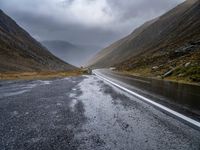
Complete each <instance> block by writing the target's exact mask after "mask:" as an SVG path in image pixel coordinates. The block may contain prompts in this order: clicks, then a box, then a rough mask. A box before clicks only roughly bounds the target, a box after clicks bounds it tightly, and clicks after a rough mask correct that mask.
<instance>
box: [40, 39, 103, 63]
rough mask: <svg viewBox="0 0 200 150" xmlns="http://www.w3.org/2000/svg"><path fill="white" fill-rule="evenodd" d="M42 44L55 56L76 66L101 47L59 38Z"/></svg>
mask: <svg viewBox="0 0 200 150" xmlns="http://www.w3.org/2000/svg"><path fill="white" fill-rule="evenodd" d="M42 44H43V45H44V46H45V47H47V48H48V49H49V51H50V52H52V53H53V54H54V55H55V56H57V57H59V58H60V59H62V60H63V61H66V62H69V63H70V64H73V65H75V66H81V65H84V63H85V61H86V60H88V59H89V58H90V57H91V56H92V55H94V54H95V52H96V51H97V50H98V49H99V48H98V47H97V46H90V45H77V44H72V43H70V42H67V41H59V40H53V41H42Z"/></svg>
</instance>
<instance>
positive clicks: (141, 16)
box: [0, 0, 183, 47]
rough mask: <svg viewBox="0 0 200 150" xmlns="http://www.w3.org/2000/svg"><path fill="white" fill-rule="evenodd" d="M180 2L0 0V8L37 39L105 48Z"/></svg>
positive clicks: (147, 0)
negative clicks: (64, 41)
mask: <svg viewBox="0 0 200 150" xmlns="http://www.w3.org/2000/svg"><path fill="white" fill-rule="evenodd" d="M180 2H183V0H165V1H164V0H140V1H138V0H42V1H41V0H34V1H32V0H1V1H0V8H1V9H3V10H4V11H5V12H6V13H7V14H8V15H10V16H11V17H12V18H14V19H15V20H16V21H17V22H18V23H19V24H20V25H21V26H22V27H24V28H25V29H26V30H28V31H29V32H30V33H31V34H32V35H33V36H34V37H35V38H37V39H38V40H66V41H71V42H73V43H78V44H83V43H84V44H86V45H101V46H102V47H104V46H105V45H107V44H108V43H110V42H113V41H115V40H117V39H119V38H121V37H122V36H124V35H126V34H128V33H129V32H131V31H132V30H133V29H134V28H136V27H138V26H139V25H141V24H142V23H144V22H145V21H147V20H150V19H152V18H154V17H157V16H159V15H161V14H162V13H164V12H166V11H167V10H169V9H171V8H172V7H174V6H176V5H177V4H178V3H180Z"/></svg>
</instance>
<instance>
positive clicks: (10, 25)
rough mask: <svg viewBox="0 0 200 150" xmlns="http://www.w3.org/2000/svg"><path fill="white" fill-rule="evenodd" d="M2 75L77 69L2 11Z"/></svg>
mask: <svg viewBox="0 0 200 150" xmlns="http://www.w3.org/2000/svg"><path fill="white" fill-rule="evenodd" d="M0 60H1V61H0V73H5V72H37V71H69V70H74V69H76V68H75V67H74V66H72V65H70V64H67V63H65V62H64V61H62V60H60V59H58V58H57V57H55V56H54V55H53V54H51V53H50V52H49V51H48V50H47V49H46V48H45V47H43V46H42V45H41V44H40V43H39V42H37V41H36V40H35V39H33V38H32V37H31V36H30V35H29V34H28V33H27V32H26V31H25V30H23V29H22V28H21V27H20V26H19V25H17V23H16V22H15V21H13V20H12V19H11V18H10V17H9V16H7V15H6V14H5V13H4V12H3V11H1V10H0Z"/></svg>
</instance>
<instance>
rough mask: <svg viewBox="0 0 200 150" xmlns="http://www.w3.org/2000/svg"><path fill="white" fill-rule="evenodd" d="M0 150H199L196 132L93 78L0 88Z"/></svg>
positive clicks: (199, 138)
mask: <svg viewBox="0 0 200 150" xmlns="http://www.w3.org/2000/svg"><path fill="white" fill-rule="evenodd" d="M0 114H1V115H0V149H1V150H23V149H27V150H35V149H42V150H51V149H55V150H70V149H72V150H76V149H80V150H82V149H84V150H91V149H95V150H123V149H124V150H133V149H134V150H151V149H152V150H154V149H161V150H169V149H170V150H171V149H177V150H180V149H182V150H199V149H200V131H198V130H195V129H193V128H191V127H190V126H188V125H186V124H184V123H182V122H180V121H178V120H176V119H174V118H173V117H171V116H169V115H167V114H165V113H163V112H162V111H160V110H158V109H156V108H155V107H153V106H151V105H149V104H147V103H145V102H143V101H141V100H140V99H138V98H136V97H134V96H132V95H130V94H128V93H126V92H124V91H122V90H120V89H118V88H117V87H115V86H112V85H111V84H108V83H107V82H104V81H102V80H100V79H99V78H98V77H96V76H95V75H91V76H81V77H71V78H63V79H54V80H43V81H41V80H33V81H1V82H0Z"/></svg>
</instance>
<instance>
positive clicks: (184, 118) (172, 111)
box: [93, 71, 200, 130]
mask: <svg viewBox="0 0 200 150" xmlns="http://www.w3.org/2000/svg"><path fill="white" fill-rule="evenodd" d="M93 73H94V74H95V75H96V76H97V77H99V78H100V79H103V80H105V81H107V82H109V83H111V84H113V85H114V86H116V87H118V88H120V89H122V90H124V91H126V92H128V93H130V94H132V95H134V96H136V97H138V98H140V99H142V100H144V101H146V102H148V103H149V104H151V105H153V106H156V107H157V108H159V109H161V110H164V111H166V112H167V113H169V114H172V115H173V116H175V117H177V118H179V119H181V120H183V121H185V122H186V123H189V124H190V125H192V126H193V127H195V128H197V129H198V130H199V129H200V122H198V121H196V120H194V119H191V118H189V117H187V116H185V115H182V114H180V113H178V112H176V111H174V110H172V109H169V108H167V107H165V106H163V105H161V104H158V103H156V102H154V101H152V100H150V99H148V98H146V97H144V96H141V95H139V94H137V93H135V92H133V91H131V90H129V89H127V88H125V87H122V86H120V85H118V84H116V83H114V82H112V81H110V80H108V79H106V78H105V77H102V76H101V75H99V74H98V73H97V72H96V71H93Z"/></svg>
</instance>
